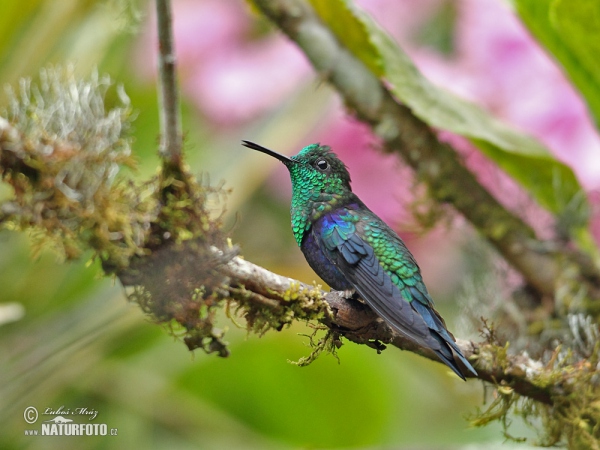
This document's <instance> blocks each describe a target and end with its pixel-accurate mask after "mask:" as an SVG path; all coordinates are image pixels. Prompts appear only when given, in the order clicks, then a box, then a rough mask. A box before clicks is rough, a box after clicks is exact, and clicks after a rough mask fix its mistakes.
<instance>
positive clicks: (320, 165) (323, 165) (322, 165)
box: [315, 159, 329, 170]
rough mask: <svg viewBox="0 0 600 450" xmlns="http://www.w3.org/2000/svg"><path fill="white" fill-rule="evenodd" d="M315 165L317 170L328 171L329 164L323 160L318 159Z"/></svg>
mask: <svg viewBox="0 0 600 450" xmlns="http://www.w3.org/2000/svg"><path fill="white" fill-rule="evenodd" d="M315 165H316V166H317V169H319V170H327V169H329V163H328V162H327V161H326V160H324V159H319V160H318V161H317V162H316V164H315Z"/></svg>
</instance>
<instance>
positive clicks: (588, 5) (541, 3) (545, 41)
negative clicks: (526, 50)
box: [514, 0, 600, 126]
mask: <svg viewBox="0 0 600 450" xmlns="http://www.w3.org/2000/svg"><path fill="white" fill-rule="evenodd" d="M514 1H515V5H516V8H517V11H518V13H519V15H520V16H521V19H522V20H523V22H524V23H525V25H526V26H527V28H528V29H529V31H530V32H531V33H532V34H533V35H534V36H535V37H536V39H537V40H538V41H539V42H540V43H541V44H542V45H544V46H545V47H546V49H547V50H548V51H549V52H550V53H551V54H552V55H553V56H554V57H555V58H556V59H557V60H558V61H559V62H560V63H561V65H562V66H563V68H564V70H565V72H566V73H567V75H568V76H569V78H570V79H571V81H572V82H573V84H575V86H576V87H577V88H578V89H579V91H580V92H581V94H582V95H583V97H584V99H585V101H586V102H587V105H588V108H589V109H590V112H591V113H592V115H593V116H594V119H595V121H596V125H597V126H600V59H599V58H598V55H600V1H598V0H514Z"/></svg>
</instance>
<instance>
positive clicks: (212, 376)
mask: <svg viewBox="0 0 600 450" xmlns="http://www.w3.org/2000/svg"><path fill="white" fill-rule="evenodd" d="M175 3H178V2H177V1H175ZM179 3H181V4H183V3H186V2H179ZM191 3H192V2H187V3H186V6H190V5H191ZM198 3H202V1H199V2H198ZM204 3H207V4H208V3H211V2H204ZM214 3H215V2H212V4H214ZM222 3H223V4H225V3H232V4H233V3H235V4H236V6H235V8H237V10H238V11H242V13H243V14H245V15H246V16H247V18H246V19H245V20H246V23H248V24H250V25H246V27H247V28H246V29H245V36H247V39H249V40H251V39H260V38H261V37H263V36H265V35H268V34H269V33H272V32H271V31H269V28H268V27H267V25H266V24H265V22H264V21H263V20H262V19H260V18H258V17H255V16H254V15H253V13H252V12H251V11H250V9H249V8H248V7H247V6H246V5H245V4H244V3H243V2H242V1H241V0H240V1H238V0H228V1H227V2H222ZM150 6H152V5H148V4H146V2H143V1H138V2H127V1H117V0H115V1H91V0H61V1H60V2H57V1H51V0H24V1H20V2H15V1H5V2H2V14H0V83H2V84H11V85H16V84H17V83H18V80H19V78H20V77H22V76H35V75H36V73H37V72H38V70H39V69H40V68H41V67H44V66H46V65H47V64H64V63H67V62H72V63H74V64H75V65H76V70H77V72H78V73H80V74H81V75H83V76H85V75H87V74H89V73H90V72H91V71H92V70H94V68H95V67H97V68H98V71H99V72H100V73H108V74H110V76H111V77H112V79H113V80H115V81H116V82H117V83H121V84H123V85H124V87H125V90H126V92H127V93H128V95H129V96H130V98H131V101H132V104H133V106H134V108H135V109H136V110H137V111H138V118H137V120H136V121H135V123H134V134H135V144H134V148H135V153H136V157H137V159H138V161H139V169H138V170H137V171H136V172H133V173H131V174H129V173H128V175H131V176H134V177H135V178H137V179H139V180H143V179H144V178H146V177H148V176H150V175H152V174H154V173H155V171H156V167H157V165H158V158H157V156H156V149H157V142H158V110H157V106H156V103H157V100H156V89H155V82H154V79H153V77H152V76H151V75H150V76H149V75H148V72H147V71H146V72H144V69H140V63H139V61H141V60H144V59H148V60H150V59H151V55H149V54H148V55H144V54H143V51H144V49H145V50H147V49H148V47H144V46H143V45H142V44H140V42H141V40H142V39H143V38H142V37H141V36H143V35H144V33H146V34H147V33H148V29H149V27H150V26H149V25H146V22H147V20H148V17H149V15H151V13H150V12H149V11H150V10H151V8H150ZM211 6H214V7H217V6H215V5H211ZM436 20H438V19H436ZM217 25H218V24H217ZM217 25H216V26H217ZM442 32H447V31H444V30H442ZM427 38H428V39H434V38H435V36H434V37H431V36H430V35H429V34H428V35H427ZM442 43H443V46H444V47H447V41H445V40H442ZM223 48H226V47H223ZM445 51H447V49H446V50H445ZM198 60H200V61H201V60H202V58H201V57H198ZM256 64H258V65H260V62H259V61H257V63H256ZM181 65H182V77H183V79H186V78H187V79H189V78H190V77H192V76H193V74H191V73H189V71H191V69H189V68H188V72H186V67H188V66H186V61H185V60H184V61H181ZM150 67H152V65H151V64H150ZM195 70H199V69H197V68H196V69H195ZM303 70H306V69H303ZM182 97H183V123H184V130H185V133H186V156H187V161H188V163H189V165H190V167H191V169H192V171H193V172H195V173H197V174H199V175H200V174H203V177H205V179H206V177H209V178H210V181H211V182H212V183H218V182H219V181H220V180H223V181H224V183H225V187H227V188H231V189H232V194H231V195H230V198H229V200H228V202H227V210H228V213H227V220H226V222H227V229H228V230H230V231H231V234H232V236H233V241H234V242H236V243H239V244H240V245H241V248H242V252H243V254H244V256H245V257H246V258H247V259H249V260H251V261H253V262H255V263H258V264H261V265H264V266H265V267H267V268H269V269H270V270H273V271H276V272H278V273H282V274H285V275H289V276H293V277H295V278H299V279H301V280H303V281H307V282H312V281H314V280H315V279H316V276H315V275H314V274H313V273H312V272H311V271H310V269H309V268H308V266H307V264H306V263H305V262H304V260H303V258H302V255H301V253H300V251H299V250H298V249H297V247H296V246H295V243H294V242H293V239H292V235H291V232H290V230H289V215H288V214H289V213H288V203H287V202H288V201H289V198H288V196H287V195H286V194H285V192H287V191H286V189H287V190H288V191H289V187H287V185H286V187H285V188H284V187H283V186H284V184H285V183H286V179H285V173H284V172H283V170H280V169H281V167H279V166H278V165H277V162H276V161H271V160H270V159H269V158H261V157H260V156H257V155H256V154H250V152H248V151H244V150H242V149H241V148H240V146H239V141H240V139H242V138H245V139H251V140H255V141H257V142H261V143H262V144H264V145H267V146H271V147H273V148H276V149H277V150H278V151H281V152H288V153H290V152H292V151H296V150H297V149H298V148H300V147H301V146H302V145H305V144H307V143H310V142H312V141H313V140H316V139H314V138H313V136H315V135H320V136H323V133H324V130H323V129H324V127H325V125H324V123H328V122H327V120H325V118H327V117H329V116H330V115H331V114H336V112H335V111H338V112H337V114H339V111H341V110H342V109H341V108H340V106H339V105H338V104H337V102H336V100H335V99H334V94H333V93H332V92H330V90H329V89H328V88H327V87H326V86H323V85H322V84H320V83H319V82H318V80H315V79H314V78H313V77H312V75H310V74H308V76H307V77H306V78H302V79H299V80H298V82H297V83H296V84H295V85H294V86H293V87H292V88H290V89H289V90H288V91H287V92H286V93H285V95H283V96H282V97H281V100H279V101H278V103H277V104H276V105H275V106H270V107H269V108H264V109H263V110H261V111H260V112H256V113H253V115H252V117H251V118H244V119H243V120H242V119H240V120H238V121H237V122H235V123H224V121H223V120H213V118H212V117H211V116H210V113H209V112H207V110H203V111H202V110H200V109H199V108H198V107H197V104H195V103H194V102H193V101H192V97H191V96H190V95H189V91H185V92H184V95H183V96H182ZM5 101H6V97H5V96H4V94H0V108H1V107H2V105H3V104H4V102H5ZM332 111H334V112H333V113H332ZM294 149H295V150H294ZM377 161H379V160H377ZM382 161H383V159H382ZM377 164H379V163H378V162H377ZM395 164H396V165H395V166H394V170H401V169H399V168H398V164H397V163H395ZM374 167H376V166H374ZM351 170H352V168H351ZM207 174H208V175H207ZM273 177H275V178H274V179H275V180H276V181H270V182H267V179H271V180H273ZM371 177H372V178H373V180H374V179H375V178H377V172H376V171H373V172H372V175H371ZM367 179H368V177H367ZM367 181H368V180H367ZM278 183H282V188H281V189H282V190H283V193H278V192H275V191H276V189H274V186H276V185H278ZM359 194H360V192H359ZM382 195H383V196H384V197H385V196H387V200H385V201H386V202H387V203H389V204H390V205H391V206H390V209H394V208H396V207H397V206H398V205H400V203H399V202H398V201H397V199H396V198H395V197H394V194H393V193H390V192H383V193H382ZM9 196H10V192H9V191H8V189H7V188H6V186H0V199H5V198H8V197H9ZM398 208H399V206H398ZM392 216H394V214H392ZM440 233H441V237H440ZM444 237H445V234H444V232H443V231H442V232H438V233H437V235H436V236H434V237H433V238H432V239H433V240H432V242H433V244H431V243H430V244H428V238H427V236H425V237H422V238H418V239H417V238H413V239H412V241H413V245H414V247H415V248H416V253H417V259H419V260H421V259H420V258H421V257H422V258H423V259H422V260H423V261H425V264H424V268H425V270H426V268H427V267H429V266H430V265H432V264H433V266H432V267H434V266H435V264H434V263H435V261H431V260H435V259H437V255H436V256H435V257H433V258H432V257H429V259H427V255H426V252H427V249H431V248H432V246H438V247H436V248H440V247H439V244H440V242H442V241H443V240H444ZM459 244H460V241H459V243H458V244H453V245H450V246H448V250H447V251H448V254H449V256H448V261H449V262H446V263H445V265H444V263H442V269H437V270H438V271H440V270H443V268H444V267H450V266H452V267H453V269H451V270H450V269H449V271H450V272H451V276H447V277H440V279H433V278H434V277H432V276H431V275H429V276H428V275H427V273H425V278H426V279H427V280H431V281H429V284H430V285H431V290H432V291H433V293H434V296H435V297H436V301H437V305H438V306H439V309H440V311H441V312H442V314H443V315H444V316H445V317H446V320H447V322H448V324H449V326H450V328H451V329H456V327H457V325H456V316H457V312H458V311H459V309H458V308H457V306H456V304H455V303H454V298H455V297H456V293H457V290H458V289H459V285H460V283H459V281H457V280H460V278H461V276H462V275H463V272H464V271H466V270H467V268H468V267H467V266H468V265H469V263H468V262H465V257H464V256H461V254H460V251H458V250H456V248H457V246H459ZM30 246H31V241H30V237H29V236H25V235H23V234H17V233H14V232H6V231H4V232H2V233H0V308H2V309H1V311H2V312H1V314H0V315H1V316H2V317H3V318H4V321H5V323H3V324H2V325H1V326H0V448H7V449H8V448H33V449H37V448H40V449H46V448H51V449H52V448H56V449H58V448H61V449H62V448H103V449H108V448H111V449H112V448H173V449H185V448H202V449H204V448H206V449H221V448H228V449H229V448H419V449H430V448H440V449H442V448H444V449H445V448H469V449H477V448H483V446H485V448H488V449H490V448H495V447H496V446H497V448H506V447H510V446H511V444H503V441H504V437H503V435H502V431H501V429H500V427H498V426H495V425H493V426H490V427H488V428H485V429H473V428H470V427H469V426H468V422H467V420H465V415H467V414H469V413H473V412H474V411H475V409H476V408H477V407H480V406H482V401H483V399H484V397H485V389H484V387H483V385H482V384H481V383H478V382H473V381H471V382H469V383H463V382H461V381H460V380H459V379H458V378H457V377H455V376H452V375H451V374H449V372H448V370H446V369H445V368H444V367H443V366H442V365H441V364H435V363H432V362H430V361H427V360H425V359H423V358H419V357H417V356H415V355H413V354H410V353H407V352H400V351H398V350H397V349H389V350H387V351H385V352H383V354H381V355H377V354H376V353H375V352H374V351H373V350H371V349H369V348H366V347H361V346H357V345H353V344H349V343H347V344H346V345H344V346H343V347H342V348H341V349H340V351H339V356H340V360H341V362H340V363H338V361H337V360H336V359H335V358H333V357H331V356H322V357H321V358H319V359H318V360H317V361H316V362H315V363H313V364H312V365H310V366H309V367H306V368H299V367H297V366H295V365H292V364H290V363H289V362H288V360H297V359H299V358H300V357H302V356H306V355H307V354H308V353H309V352H310V349H309V348H308V346H307V342H308V340H307V338H306V337H303V336H300V335H299V334H302V333H310V332H311V330H310V329H309V328H307V327H303V326H300V325H295V326H293V327H292V328H289V329H285V330H283V331H281V332H279V333H276V332H269V333H267V334H266V335H265V336H263V337H260V338H259V337H258V336H255V335H247V334H246V332H245V331H244V330H241V329H238V328H237V327H236V326H235V325H234V324H233V323H232V322H231V321H229V320H228V319H226V318H225V317H223V318H222V320H221V323H222V325H223V326H224V327H227V328H228V332H227V340H228V341H229V342H230V343H231V347H230V348H231V356H230V357H229V358H228V359H219V358H217V357H215V356H214V355H210V356H207V355H205V354H203V353H195V354H190V353H189V352H188V351H187V349H186V348H185V346H184V345H183V343H182V342H179V341H177V340H176V339H174V338H173V337H171V336H170V335H169V334H168V333H167V332H166V331H165V330H164V329H162V328H161V327H159V326H156V325H154V324H152V323H150V322H149V321H148V320H147V319H146V318H145V317H144V315H143V313H142V312H141V311H140V310H139V309H138V308H137V307H136V306H135V305H131V304H128V302H127V300H126V298H125V296H124V294H123V291H122V289H121V287H120V286H119V283H118V282H117V281H116V280H114V279H106V278H103V277H102V273H101V270H100V268H99V266H98V264H97V263H89V262H88V261H87V260H86V258H84V259H82V260H81V261H78V262H71V263H66V264H62V263H58V262H57V259H56V257H55V255H53V254H52V253H51V252H50V251H48V252H42V254H41V255H40V256H39V257H38V258H34V257H32V254H31V248H30ZM442 251H446V249H445V247H442ZM427 261H429V262H427ZM430 263H431V264H430ZM438 264H439V263H438ZM432 270H433V269H432ZM434 273H438V272H434ZM11 318H12V319H13V321H11ZM463 331H464V330H463ZM470 333H471V336H476V333H477V331H476V330H473V329H472V330H470ZM28 406H34V407H36V408H37V409H38V410H39V411H40V412H41V411H43V410H45V409H46V408H48V407H50V408H53V409H58V408H59V407H61V406H64V407H65V408H71V409H74V408H79V407H85V408H88V409H95V410H97V411H98V417H97V418H96V419H95V420H94V422H95V423H106V424H107V425H108V427H109V428H116V429H117V430H118V435H117V436H105V437H88V436H81V437H73V436H69V437H49V436H25V435H24V433H25V430H27V429H32V428H38V429H39V424H40V421H41V420H42V419H44V417H43V416H40V420H39V421H38V423H37V424H36V425H31V426H30V425H28V424H26V422H25V420H24V417H23V412H24V410H25V408H26V407H28ZM52 417H53V416H49V418H52ZM76 421H77V420H76ZM513 432H514V433H515V434H519V433H525V434H526V433H527V431H526V430H524V429H522V427H520V426H518V424H517V427H516V428H515V429H513ZM519 448H523V447H519Z"/></svg>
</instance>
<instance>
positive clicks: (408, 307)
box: [311, 209, 476, 378]
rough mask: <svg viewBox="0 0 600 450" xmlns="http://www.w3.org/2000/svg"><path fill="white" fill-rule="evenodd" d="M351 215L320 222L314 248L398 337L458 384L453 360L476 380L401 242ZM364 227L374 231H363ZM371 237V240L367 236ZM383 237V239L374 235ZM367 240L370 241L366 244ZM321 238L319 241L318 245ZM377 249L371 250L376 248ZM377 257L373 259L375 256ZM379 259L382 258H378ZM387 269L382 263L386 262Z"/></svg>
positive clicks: (374, 222)
mask: <svg viewBox="0 0 600 450" xmlns="http://www.w3.org/2000/svg"><path fill="white" fill-rule="evenodd" d="M358 214H359V213H358V212H356V211H352V210H347V209H343V210H341V211H340V210H338V212H336V213H331V214H329V215H327V216H325V217H323V219H322V222H321V226H319V227H315V228H313V229H312V230H311V232H312V233H319V234H320V236H315V237H316V238H317V239H315V241H316V242H322V243H323V244H322V248H321V250H322V251H323V253H324V254H325V256H326V257H327V259H328V260H329V261H330V262H331V263H332V264H334V265H335V266H336V267H338V269H339V270H340V271H341V272H342V273H343V274H344V276H345V277H346V279H347V280H348V282H349V283H350V284H351V285H352V286H354V288H355V289H356V291H357V292H358V293H359V295H360V296H361V297H362V298H363V300H364V301H365V302H366V303H367V304H368V305H369V306H370V307H371V308H372V309H373V310H375V312H377V313H378V314H379V315H380V316H381V317H382V318H383V319H384V320H385V321H386V322H387V323H388V324H389V325H391V326H392V327H393V328H394V329H395V330H396V331H397V332H399V333H400V334H402V335H404V336H406V337H408V338H409V339H412V340H413V341H415V342H416V343H418V344H419V345H421V346H423V347H426V348H430V349H432V350H433V351H434V352H435V353H436V354H437V355H438V356H439V357H440V359H441V360H442V361H444V362H445V363H446V364H447V365H448V366H449V367H450V368H451V369H452V370H454V372H456V373H457V375H459V376H460V377H461V378H464V375H463V374H462V372H461V370H460V369H459V368H458V366H457V365H456V362H455V361H454V356H453V354H456V355H457V356H458V358H459V359H461V361H462V362H463V365H465V366H466V367H467V369H468V370H469V371H471V372H472V373H474V374H476V372H475V370H474V369H473V368H472V367H471V365H470V364H469V362H468V361H467V360H466V358H465V357H464V356H463V355H462V353H461V351H460V349H459V348H458V346H457V345H456V343H455V341H454V337H453V336H452V335H451V334H450V332H448V330H447V329H446V326H445V324H444V321H443V319H442V318H441V317H440V316H439V314H438V313H437V311H435V309H434V308H433V300H432V299H431V297H430V296H429V293H428V292H427V288H426V287H425V284H424V283H423V279H422V278H421V274H420V271H419V267H418V265H417V263H416V262H415V260H414V257H413V256H412V254H411V253H410V252H409V250H408V249H407V248H406V246H405V245H404V243H403V242H402V240H401V239H400V238H399V237H398V236H397V235H396V233H394V232H393V231H392V230H391V229H390V228H389V227H387V225H385V224H384V223H383V222H381V221H380V220H379V219H378V218H377V217H376V216H375V215H374V214H373V213H371V212H370V211H368V212H367V213H364V212H361V213H360V214H361V216H362V215H363V214H367V216H366V217H362V219H363V220H359V218H360V217H359V215H358ZM365 219H366V221H367V224H371V226H373V228H374V229H373V230H370V229H367V230H366V229H365V228H367V227H369V225H366V226H365ZM370 232H371V234H370ZM376 233H384V234H385V236H384V238H382V239H379V240H374V239H372V237H373V236H372V235H373V234H376ZM369 236H371V239H370V241H371V242H369ZM319 237H320V239H319ZM377 245H379V247H377V248H375V246H377ZM376 253H377V254H376ZM379 254H382V255H383V256H382V257H378V255H379ZM386 255H387V256H388V258H387V263H385V264H384V263H382V261H381V259H385V258H386Z"/></svg>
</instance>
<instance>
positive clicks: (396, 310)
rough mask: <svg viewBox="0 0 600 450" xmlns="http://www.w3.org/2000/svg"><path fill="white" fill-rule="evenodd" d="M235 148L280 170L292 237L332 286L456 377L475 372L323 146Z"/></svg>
mask: <svg viewBox="0 0 600 450" xmlns="http://www.w3.org/2000/svg"><path fill="white" fill-rule="evenodd" d="M242 145H244V146H245V147H248V148H251V149H253V150H257V151H259V152H262V153H266V154H267V155H270V156H272V157H274V158H277V159H278V160H279V161H281V162H282V163H283V164H284V165H285V166H286V167H287V169H288V171H289V172H290V177H291V180H292V203H291V221H292V231H293V233H294V238H295V239H296V242H297V243H298V246H299V247H300V250H301V251H302V253H303V254H304V257H305V258H306V261H307V262H308V264H309V265H310V267H311V268H312V269H313V270H314V271H315V272H316V273H317V274H318V275H319V276H320V277H321V278H322V279H323V280H324V281H325V282H326V283H327V284H328V285H329V286H330V287H331V288H332V289H335V290H339V291H351V292H355V293H357V294H358V296H359V297H360V298H361V299H362V300H363V301H364V302H365V303H366V304H367V305H368V306H369V307H370V308H371V309H373V310H374V311H375V313H377V315H378V316H379V317H381V318H382V319H383V320H384V321H385V322H386V323H387V324H388V325H389V326H390V327H391V328H392V329H393V330H395V331H396V332H397V333H399V334H400V335H402V336H404V337H405V338H407V339H409V340H411V341H413V342H415V343H416V344H417V345H419V346H420V347H422V348H426V349H430V350H432V351H433V352H434V353H435V354H436V355H437V357H438V358H439V360H440V361H441V362H443V363H444V364H446V365H447V366H448V367H449V368H450V369H452V370H453V371H454V372H455V373H456V374H457V375H458V376H459V377H460V378H462V379H463V380H464V379H465V375H466V374H471V375H472V376H476V375H477V372H475V369H473V367H472V366H471V364H470V363H469V361H467V359H466V358H465V356H464V355H463V354H462V352H461V350H460V348H458V346H457V345H456V342H455V339H454V337H453V336H452V334H451V333H450V332H449V331H448V329H447V328H446V324H445V322H444V319H443V318H442V317H441V316H440V314H439V313H438V312H437V311H436V310H435V309H434V305H433V300H432V298H431V296H430V295H429V293H428V292H427V288H426V287H425V284H424V283H423V277H422V276H421V272H420V269H419V266H418V264H417V262H416V261H415V258H414V257H413V255H412V254H411V253H410V251H409V250H408V248H407V247H406V245H405V244H404V242H403V241H402V239H400V237H399V236H398V235H397V234H396V232H394V230H392V229H391V228H390V227H389V226H388V225H386V223H385V222H384V221H383V220H381V219H380V218H379V217H378V216H377V215H376V214H375V213H373V212H372V211H371V210H370V209H369V208H368V207H367V206H366V205H365V204H364V203H363V202H362V201H361V200H360V199H359V198H358V196H357V195H356V194H354V193H353V192H352V189H351V187H350V174H349V172H348V169H347V168H346V166H345V164H344V163H343V162H342V161H341V160H340V159H339V158H338V157H337V155H336V154H335V153H333V152H332V151H331V148H330V147H329V146H327V145H320V144H312V145H308V146H306V147H304V148H303V149H302V150H301V151H300V152H299V153H298V154H297V155H295V156H292V157H287V156H285V155H282V154H279V153H277V152H274V151H273V150H269V149H268V148H265V147H262V146H260V145H258V144H255V143H253V142H250V141H242ZM456 359H458V360H459V361H460V363H461V364H462V366H463V368H461V366H460V365H459V364H458V363H457V361H456ZM465 371H466V372H465Z"/></svg>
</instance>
